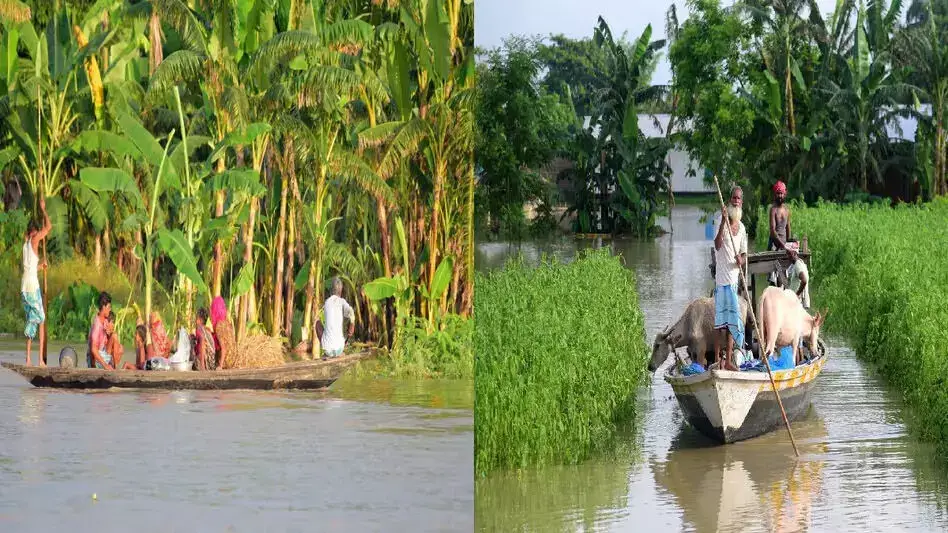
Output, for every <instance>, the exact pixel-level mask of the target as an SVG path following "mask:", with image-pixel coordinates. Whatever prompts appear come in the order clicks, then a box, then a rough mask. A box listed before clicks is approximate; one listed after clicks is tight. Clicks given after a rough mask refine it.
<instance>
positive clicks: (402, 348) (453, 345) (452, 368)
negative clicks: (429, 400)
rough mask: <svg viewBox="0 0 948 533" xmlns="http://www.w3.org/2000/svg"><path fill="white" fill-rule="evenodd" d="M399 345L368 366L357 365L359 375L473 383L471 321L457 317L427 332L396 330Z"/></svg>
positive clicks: (418, 327)
mask: <svg viewBox="0 0 948 533" xmlns="http://www.w3.org/2000/svg"><path fill="white" fill-rule="evenodd" d="M396 335H397V336H398V338H399V342H398V344H396V346H395V347H393V349H392V350H390V351H389V352H388V353H387V354H385V355H383V356H382V357H380V358H379V359H377V360H375V361H373V362H372V363H371V364H369V365H359V366H360V368H359V369H357V370H356V374H359V375H373V376H380V377H399V378H442V379H465V380H473V379H474V341H473V336H474V321H473V320H465V319H462V318H460V317H457V316H449V317H446V318H445V323H443V324H441V325H440V326H439V327H437V328H434V329H433V330H431V331H430V332H429V330H428V328H427V324H425V323H423V321H420V320H417V319H416V320H415V321H414V323H410V324H407V325H405V326H399V330H398V331H397V333H396Z"/></svg>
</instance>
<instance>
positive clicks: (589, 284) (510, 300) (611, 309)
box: [474, 250, 648, 475]
mask: <svg viewBox="0 0 948 533" xmlns="http://www.w3.org/2000/svg"><path fill="white" fill-rule="evenodd" d="M474 316H475V320H476V324H477V327H476V328H475V332H474V353H475V354H476V355H475V374H476V376H477V378H476V379H475V384H474V389H475V404H474V416H475V420H476V424H475V429H474V454H475V469H476V471H477V473H478V475H485V474H486V473H487V472H488V471H490V470H493V469H495V468H500V467H524V466H528V465H542V464H555V463H575V462H578V461H581V460H583V459H585V458H587V457H589V456H590V454H591V453H593V452H595V451H597V450H601V449H604V448H608V447H609V446H610V445H611V443H612V438H613V436H614V434H615V428H616V426H617V424H618V423H620V422H623V421H628V420H630V419H632V418H633V417H634V414H635V398H634V395H635V390H636V388H637V387H638V386H639V385H640V384H641V383H642V382H643V381H642V379H643V376H644V375H645V374H646V361H647V357H648V354H647V352H648V347H647V345H646V343H645V333H644V325H643V319H642V312H641V310H640V308H639V305H638V294H637V293H636V284H635V277H634V274H633V272H632V271H631V270H628V269H626V268H624V267H623V265H622V264H621V262H620V259H619V258H618V257H616V256H613V255H611V254H610V253H609V252H608V251H606V250H598V251H592V252H585V253H583V254H582V255H581V256H580V258H578V259H577V260H576V261H574V262H573V263H571V264H559V263H555V262H551V261H548V260H544V261H543V262H542V263H541V264H540V266H538V267H536V268H530V267H528V266H526V265H525V264H524V263H523V262H522V261H519V260H518V261H512V262H509V263H507V265H506V266H505V268H504V269H503V270H499V271H495V272H492V273H490V274H486V275H483V274H479V275H478V276H477V277H476V279H475V298H474Z"/></svg>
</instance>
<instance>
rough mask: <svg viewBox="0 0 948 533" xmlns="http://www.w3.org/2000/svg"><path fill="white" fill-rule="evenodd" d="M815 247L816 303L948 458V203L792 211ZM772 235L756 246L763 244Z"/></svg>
mask: <svg viewBox="0 0 948 533" xmlns="http://www.w3.org/2000/svg"><path fill="white" fill-rule="evenodd" d="M792 209H793V211H792V212H793V219H792V220H793V228H794V233H796V234H797V236H802V235H803V234H806V235H807V237H808V239H809V244H810V250H811V251H812V253H813V256H812V258H811V264H812V266H811V268H810V272H811V274H812V275H813V287H814V300H815V302H814V303H818V304H819V306H820V307H823V306H828V307H829V309H830V314H829V319H828V320H827V323H826V324H827V325H826V328H827V329H828V330H832V331H838V332H841V333H844V334H847V335H848V337H849V338H850V339H851V342H852V343H853V347H854V348H855V349H856V352H857V353H858V354H859V356H860V357H861V358H863V359H865V360H867V361H868V362H870V363H872V364H873V365H874V366H876V367H877V368H878V369H879V371H880V373H881V374H882V375H883V376H884V377H885V379H886V380H887V381H888V382H889V383H891V384H893V385H894V386H895V387H896V388H898V389H899V390H900V391H901V392H902V394H903V395H904V397H905V399H906V401H907V403H908V405H909V406H911V407H913V409H910V415H911V416H910V424H909V425H910V426H911V427H912V428H913V430H914V431H917V433H918V435H919V436H920V437H921V438H922V439H924V440H928V441H931V442H935V443H936V444H937V446H938V448H939V451H940V454H939V455H941V456H942V457H944V456H945V454H946V453H948V384H946V383H945V379H946V378H945V376H948V356H946V351H948V328H946V326H945V325H946V324H948V306H946V305H945V302H946V301H948V263H945V261H942V260H941V257H942V256H943V254H944V250H948V231H946V227H948V226H946V222H948V200H946V199H939V200H937V201H935V202H932V203H930V204H925V205H921V206H915V205H905V204H903V205H900V206H898V207H895V208H890V207H887V206H880V205H868V204H851V205H847V206H839V205H832V204H825V203H820V204H818V205H817V206H816V207H812V208H807V207H804V206H800V205H794V206H793V207H792ZM766 231H767V228H766V226H765V227H763V228H762V229H761V230H760V231H759V232H758V238H759V239H760V238H763V240H764V241H766V236H765V235H763V236H762V234H765V233H766Z"/></svg>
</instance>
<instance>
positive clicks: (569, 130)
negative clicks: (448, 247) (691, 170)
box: [475, 19, 670, 235]
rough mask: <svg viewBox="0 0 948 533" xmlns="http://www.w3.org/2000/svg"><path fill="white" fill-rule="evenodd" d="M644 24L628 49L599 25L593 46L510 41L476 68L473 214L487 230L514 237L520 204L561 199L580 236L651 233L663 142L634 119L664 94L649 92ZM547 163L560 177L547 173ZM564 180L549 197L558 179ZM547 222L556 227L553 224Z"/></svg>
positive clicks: (663, 183)
mask: <svg viewBox="0 0 948 533" xmlns="http://www.w3.org/2000/svg"><path fill="white" fill-rule="evenodd" d="M651 34H652V30H651V27H648V28H646V30H645V31H644V32H643V33H642V34H641V35H640V36H639V37H638V38H637V39H636V40H635V41H633V42H631V43H630V42H628V41H626V40H625V39H624V38H620V39H616V38H615V37H614V36H613V35H612V31H611V30H610V28H609V26H608V25H607V24H606V22H605V21H604V20H602V19H599V24H598V25H597V27H596V28H595V31H594V34H593V37H592V38H591V39H582V40H573V39H568V38H565V37H563V36H561V35H560V36H554V37H552V38H551V43H549V44H547V43H543V42H540V41H538V40H536V39H534V40H524V39H519V38H511V39H509V40H507V42H506V43H505V45H504V46H503V47H502V48H500V49H495V50H491V51H489V52H487V53H486V54H485V56H486V61H485V62H483V63H482V64H481V65H479V75H478V81H477V83H478V95H479V96H478V105H477V111H476V112H477V126H478V128H477V129H478V143H477V150H476V151H475V157H476V160H477V166H478V169H479V171H480V172H481V179H480V182H479V184H480V185H479V191H478V210H479V213H480V215H481V216H482V217H487V218H489V219H490V220H491V222H492V229H493V230H494V231H495V232H501V231H504V232H506V233H508V234H517V233H518V232H517V231H516V228H517V226H521V225H523V206H524V204H525V203H527V202H533V203H534V204H536V205H538V209H537V212H538V214H539V215H540V219H539V223H540V225H541V227H543V228H549V227H550V226H552V225H553V224H550V223H549V218H550V217H551V209H550V207H551V206H552V205H553V204H555V203H559V202H561V201H564V202H565V203H566V205H567V207H568V209H567V213H566V214H567V215H574V216H575V218H576V225H575V228H574V229H575V230H577V231H582V232H592V231H602V232H631V233H635V234H638V235H647V234H650V233H651V232H652V231H653V230H654V229H655V217H656V215H657V214H658V211H659V206H658V198H660V197H663V194H664V192H665V191H667V188H668V175H669V168H668V165H667V163H666V161H665V154H666V152H667V150H668V148H669V146H670V145H669V144H668V142H667V140H666V139H664V138H647V137H646V136H645V135H644V134H643V133H642V131H641V129H640V128H639V125H638V113H639V112H642V111H648V110H652V109H654V104H655V102H660V101H661V98H660V97H661V96H662V94H663V93H664V88H662V87H656V86H652V85H650V83H649V82H650V79H651V75H652V72H653V71H654V69H655V65H656V60H657V56H656V52H657V51H658V50H659V49H661V48H662V46H664V41H651ZM555 157H561V158H564V159H565V160H567V161H569V163H570V164H569V166H568V167H566V168H564V169H562V170H553V169H549V168H544V167H546V166H547V165H548V164H549V163H550V162H551V161H552V160H553V159H554V158H555ZM560 180H562V181H563V182H565V183H568V186H566V187H565V189H564V190H563V194H562V195H560V194H556V192H557V191H558V189H557V183H556V182H557V181H560ZM554 224H555V221H554Z"/></svg>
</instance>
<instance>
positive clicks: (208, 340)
mask: <svg viewBox="0 0 948 533" xmlns="http://www.w3.org/2000/svg"><path fill="white" fill-rule="evenodd" d="M207 316H208V315H207V308H205V307H202V308H200V309H198V312H197V318H196V320H195V325H194V369H195V370H214V369H215V368H216V367H217V354H216V353H215V352H216V350H215V346H214V339H213V338H212V336H211V332H210V331H208V329H207Z"/></svg>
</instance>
